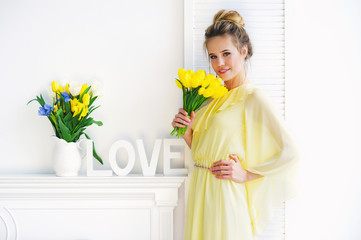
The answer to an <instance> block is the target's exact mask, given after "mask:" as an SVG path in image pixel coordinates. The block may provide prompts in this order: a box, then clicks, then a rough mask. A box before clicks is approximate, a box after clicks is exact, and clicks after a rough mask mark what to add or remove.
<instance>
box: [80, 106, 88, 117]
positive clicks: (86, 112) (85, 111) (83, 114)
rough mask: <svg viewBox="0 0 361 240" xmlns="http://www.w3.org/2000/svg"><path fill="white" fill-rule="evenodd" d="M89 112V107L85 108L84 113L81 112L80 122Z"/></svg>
mask: <svg viewBox="0 0 361 240" xmlns="http://www.w3.org/2000/svg"><path fill="white" fill-rule="evenodd" d="M88 112H89V109H88V107H86V106H84V107H83V111H82V112H81V114H80V116H79V120H80V119H81V118H82V117H85V116H86V115H87V114H88Z"/></svg>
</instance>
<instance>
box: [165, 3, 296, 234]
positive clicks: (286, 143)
mask: <svg viewBox="0 0 361 240" xmlns="http://www.w3.org/2000/svg"><path fill="white" fill-rule="evenodd" d="M204 46H205V49H206V50H207V52H208V56H209V59H210V62H211V65H212V68H213V69H214V71H215V72H216V74H217V75H218V76H220V77H221V78H222V79H223V81H224V85H225V86H226V87H227V89H228V90H229V91H228V93H227V94H226V95H224V96H223V97H221V98H218V99H215V100H212V101H210V102H209V103H208V104H206V105H205V106H203V107H202V108H201V109H200V110H198V111H197V112H196V113H194V112H192V113H190V116H191V117H190V119H189V118H187V117H186V116H187V115H188V113H187V112H185V111H184V110H183V109H179V112H178V114H176V115H175V118H174V119H173V122H172V126H173V127H184V126H185V125H188V128H187V132H186V134H185V135H184V137H183V138H184V140H185V141H186V143H187V144H188V146H189V147H190V148H191V151H192V158H193V160H194V166H195V168H194V170H193V172H192V176H191V181H190V189H189V193H188V200H187V209H186V216H185V224H184V239H185V240H202V239H204V240H212V239H214V240H233V239H234V240H249V239H257V236H258V235H260V234H261V233H262V232H263V231H264V230H265V229H266V227H267V226H268V224H269V222H270V220H271V219H272V216H273V213H274V211H275V210H276V209H277V208H279V207H280V206H281V203H282V202H283V201H285V200H287V199H290V198H293V197H295V196H296V194H297V189H296V186H295V180H296V178H294V176H295V174H296V170H297V163H298V160H299V154H298V149H297V148H296V145H295V143H294V141H293V139H292V138H291V136H290V135H289V133H288V131H287V129H286V125H285V122H284V120H283V118H282V117H281V115H280V114H279V112H278V110H277V108H276V107H275V106H274V105H273V104H272V102H271V100H270V98H269V96H268V95H267V94H266V92H265V91H263V90H262V89H261V88H259V87H256V86H255V85H253V84H252V83H251V82H250V81H249V80H248V79H247V75H246V71H245V70H246V69H245V63H246V61H247V60H248V59H249V58H250V57H251V56H252V53H253V50H252V45H251V42H250V39H249V37H248V34H247V33H246V31H245V29H244V22H243V19H242V17H241V16H240V15H239V14H238V13H237V12H236V11H231V10H221V11H219V12H218V13H217V14H216V15H215V16H214V18H213V24H212V25H210V26H209V27H208V28H207V29H206V32H205V42H204Z"/></svg>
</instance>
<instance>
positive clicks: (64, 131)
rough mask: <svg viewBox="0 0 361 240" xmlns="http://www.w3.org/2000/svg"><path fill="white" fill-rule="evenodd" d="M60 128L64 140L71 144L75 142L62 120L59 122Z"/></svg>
mask: <svg viewBox="0 0 361 240" xmlns="http://www.w3.org/2000/svg"><path fill="white" fill-rule="evenodd" d="M59 126H60V130H61V133H62V135H63V139H64V140H65V141H67V142H71V141H72V140H73V138H72V135H71V133H70V130H69V128H67V127H66V126H65V124H64V123H63V122H62V121H61V120H60V121H59Z"/></svg>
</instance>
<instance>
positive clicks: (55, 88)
mask: <svg viewBox="0 0 361 240" xmlns="http://www.w3.org/2000/svg"><path fill="white" fill-rule="evenodd" d="M51 88H52V89H53V92H55V93H57V92H58V90H59V83H57V82H56V81H52V82H51Z"/></svg>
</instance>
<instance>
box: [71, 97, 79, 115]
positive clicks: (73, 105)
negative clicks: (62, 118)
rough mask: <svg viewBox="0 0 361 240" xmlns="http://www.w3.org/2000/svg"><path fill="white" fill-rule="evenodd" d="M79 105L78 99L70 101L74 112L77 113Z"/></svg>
mask: <svg viewBox="0 0 361 240" xmlns="http://www.w3.org/2000/svg"><path fill="white" fill-rule="evenodd" d="M78 103H79V101H78V99H76V98H74V99H70V109H71V111H72V112H75V107H76V106H78ZM75 115H76V114H75Z"/></svg>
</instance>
